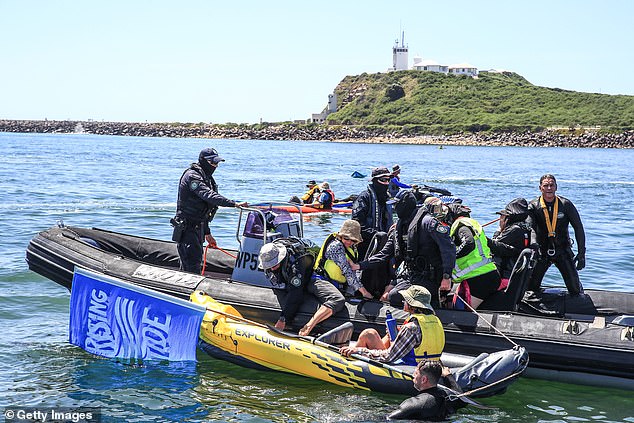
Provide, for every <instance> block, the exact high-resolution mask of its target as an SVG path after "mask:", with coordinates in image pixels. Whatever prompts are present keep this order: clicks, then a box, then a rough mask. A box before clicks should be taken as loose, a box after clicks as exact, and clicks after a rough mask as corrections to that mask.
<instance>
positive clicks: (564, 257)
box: [528, 250, 583, 295]
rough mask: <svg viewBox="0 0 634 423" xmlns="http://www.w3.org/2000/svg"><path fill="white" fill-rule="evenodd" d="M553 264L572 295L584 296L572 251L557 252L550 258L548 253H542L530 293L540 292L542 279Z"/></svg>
mask: <svg viewBox="0 0 634 423" xmlns="http://www.w3.org/2000/svg"><path fill="white" fill-rule="evenodd" d="M552 264H554V265H555V267H557V269H559V273H561V277H562V278H563V279H564V282H565V284H566V288H567V289H568V292H569V293H570V295H579V294H583V287H582V286H581V281H580V280H579V272H578V271H577V268H576V267H575V264H574V262H573V254H572V250H566V251H561V252H560V251H557V252H556V253H555V255H554V256H549V255H548V254H547V253H545V252H542V253H541V254H540V257H539V259H538V260H537V263H536V264H535V268H534V269H533V274H532V276H531V280H530V281H529V283H528V290H529V291H533V292H538V291H539V288H540V287H541V284H542V279H544V275H545V274H546V271H547V270H548V268H549V267H550V266H551V265H552Z"/></svg>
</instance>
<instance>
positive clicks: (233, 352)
mask: <svg viewBox="0 0 634 423" xmlns="http://www.w3.org/2000/svg"><path fill="white" fill-rule="evenodd" d="M190 300H191V301H192V302H194V303H196V304H201V305H204V306H205V307H206V308H207V312H206V314H205V317H204V319H203V323H202V326H201V329H200V340H199V346H200V348H201V349H202V350H203V351H205V352H206V353H207V354H209V355H210V356H212V357H214V358H219V359H223V360H226V361H230V362H233V363H236V364H239V365H241V366H245V367H250V368H255V369H262V370H277V371H282V372H287V373H293V374H297V375H302V376H306V377H311V378H315V379H321V380H323V381H326V382H330V383H334V384H337V385H341V386H347V387H350V388H356V389H363V390H370V391H376V392H385V393H390V394H402V395H414V394H416V390H415V389H414V386H413V383H412V373H413V370H414V367H413V366H400V365H399V366H395V365H388V364H383V363H380V362H377V361H374V360H370V359H367V358H365V357H357V358H353V357H350V358H348V357H344V356H342V355H341V354H339V352H338V348H337V347H335V346H333V345H329V343H327V342H324V341H322V340H320V338H321V337H320V338H312V337H300V336H298V335H293V334H287V333H283V332H280V331H278V330H276V329H275V328H273V327H270V326H268V325H264V324H261V323H258V322H253V321H250V320H247V319H245V318H243V317H242V315H241V314H240V313H239V312H238V311H237V310H236V309H235V308H233V307H232V306H230V305H227V304H223V303H220V302H218V301H216V300H214V299H213V298H212V297H210V296H208V295H206V294H205V293H204V292H202V291H194V292H193V293H192V294H191V297H190ZM350 326H351V325H350ZM351 334H352V330H350V331H349V333H348V334H347V339H349V336H350V335H351ZM344 338H346V337H345V336H344ZM509 351H511V350H509ZM505 353H506V355H500V356H499V357H498V358H496V359H495V360H493V361H494V362H495V363H496V364H495V365H496V366H499V364H500V360H501V361H502V362H503V363H506V364H508V363H510V361H512V362H513V363H512V365H511V366H509V365H506V364H505V366H504V369H505V370H504V374H500V375H498V374H497V373H496V379H497V376H499V379H502V378H504V379H505V382H504V383H502V384H499V383H497V381H491V380H489V381H485V380H484V379H482V378H474V377H473V371H474V370H473V369H475V370H476V371H477V369H478V368H479V367H478V366H480V367H482V365H481V364H479V365H474V363H472V362H471V361H472V358H471V357H467V359H468V360H466V361H464V362H463V363H460V364H466V366H465V367H470V368H472V370H471V371H470V372H466V373H465V374H464V378H462V379H463V380H464V383H461V377H460V375H459V373H460V372H459V371H458V373H456V372H454V373H455V374H456V376H457V378H456V379H457V381H458V385H459V386H461V387H462V388H463V389H465V390H469V389H472V388H474V387H475V386H471V385H469V383H472V381H475V380H477V381H478V383H479V386H478V387H480V388H482V387H484V388H486V389H485V390H484V391H480V392H482V393H486V395H492V394H495V393H498V392H501V391H503V390H504V389H505V387H506V386H507V385H508V384H509V383H511V381H512V380H513V379H515V377H510V378H509V377H508V376H509V375H510V374H511V375H513V376H515V375H516V376H519V374H521V372H522V371H523V370H524V368H525V367H526V362H527V360H526V357H525V355H526V353H525V351H518V352H515V353H513V352H511V355H512V356H513V358H511V359H509V357H508V352H505ZM495 354H498V353H494V354H490V355H489V354H486V356H487V359H485V360H483V359H482V357H480V362H486V361H487V360H488V356H494V355H495ZM460 357H463V358H464V356H460ZM450 359H451V358H450ZM446 360H447V357H445V355H443V362H444V363H445V364H446V365H449V366H450V367H454V366H452V365H451V364H448V363H447V361H446ZM454 364H456V363H454ZM486 367H487V369H486V372H487V374H489V376H491V375H492V374H493V373H491V369H490V367H491V366H490V365H487V366H486ZM487 385H490V387H488V388H487Z"/></svg>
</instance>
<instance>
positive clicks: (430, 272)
mask: <svg viewBox="0 0 634 423" xmlns="http://www.w3.org/2000/svg"><path fill="white" fill-rule="evenodd" d="M390 203H391V204H393V205H394V209H395V211H396V214H397V216H398V221H397V223H396V228H394V229H393V230H392V231H390V233H389V235H388V239H387V242H386V243H385V246H384V247H383V248H382V249H381V251H380V252H378V253H377V254H375V255H373V256H371V257H369V258H368V259H367V260H364V261H362V262H361V263H359V268H360V269H361V270H365V269H369V268H373V267H375V266H378V265H380V264H382V263H386V262H389V261H390V260H391V259H392V258H394V259H395V265H396V266H399V264H401V263H402V265H401V266H400V267H399V272H398V274H397V275H396V284H395V285H392V284H391V283H390V284H388V285H387V286H386V288H385V291H384V293H383V295H382V296H381V300H382V301H389V302H390V304H391V305H392V306H394V307H401V306H402V304H403V296H402V295H401V294H400V293H399V291H403V290H405V289H407V288H409V287H410V286H411V285H421V286H423V287H425V288H427V290H428V291H429V292H430V293H431V305H432V307H434V308H439V307H440V298H439V290H440V291H449V290H450V289H451V272H452V270H453V268H454V266H455V264H456V247H455V245H454V243H453V241H452V240H451V238H450V237H449V229H447V227H446V226H444V225H443V224H442V223H441V222H439V221H438V219H436V218H435V217H434V216H433V215H432V214H431V213H429V211H428V209H427V207H425V206H423V207H420V208H417V204H416V197H415V196H414V194H413V193H412V191H410V190H401V191H399V193H398V194H397V195H396V197H394V198H393V199H392V200H390Z"/></svg>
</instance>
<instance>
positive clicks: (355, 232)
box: [338, 219, 363, 242]
mask: <svg viewBox="0 0 634 423" xmlns="http://www.w3.org/2000/svg"><path fill="white" fill-rule="evenodd" d="M338 234H339V235H341V236H346V237H348V238H350V239H351V240H353V241H355V242H362V241H363V238H362V237H361V225H360V224H359V222H357V221H356V220H352V219H348V220H345V221H344V222H343V225H341V229H339V232H338Z"/></svg>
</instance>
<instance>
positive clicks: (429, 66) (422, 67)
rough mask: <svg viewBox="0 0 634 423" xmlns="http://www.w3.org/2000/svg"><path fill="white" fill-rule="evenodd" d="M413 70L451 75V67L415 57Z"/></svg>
mask: <svg viewBox="0 0 634 423" xmlns="http://www.w3.org/2000/svg"><path fill="white" fill-rule="evenodd" d="M412 69H413V70H418V71H429V72H442V73H449V66H447V65H441V64H440V63H438V62H436V61H435V60H430V59H427V60H423V58H422V57H414V64H413V65H412Z"/></svg>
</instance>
